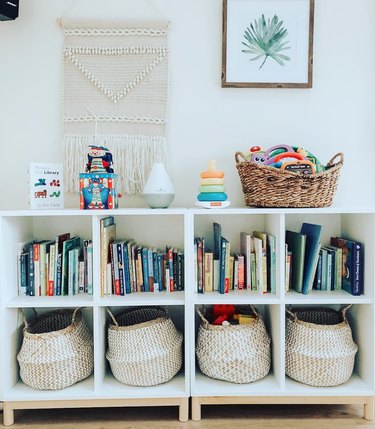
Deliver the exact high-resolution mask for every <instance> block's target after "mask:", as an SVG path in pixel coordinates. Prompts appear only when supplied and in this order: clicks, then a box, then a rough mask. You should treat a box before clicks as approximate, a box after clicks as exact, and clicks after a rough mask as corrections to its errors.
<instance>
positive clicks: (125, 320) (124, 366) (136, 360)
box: [106, 307, 183, 386]
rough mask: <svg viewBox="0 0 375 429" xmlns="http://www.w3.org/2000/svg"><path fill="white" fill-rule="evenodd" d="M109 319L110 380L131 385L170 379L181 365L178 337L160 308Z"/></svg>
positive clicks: (131, 310) (135, 310) (158, 382)
mask: <svg viewBox="0 0 375 429" xmlns="http://www.w3.org/2000/svg"><path fill="white" fill-rule="evenodd" d="M107 312H108V314H109V316H110V318H111V322H110V323H109V326H108V350H107V354H106V357H107V359H108V361H109V363H110V366H111V370H112V373H113V375H114V377H115V378H116V379H117V380H118V381H120V382H121V383H124V384H129V385H132V386H154V385H157V384H161V383H166V382H167V381H169V380H170V379H172V378H173V377H174V376H175V375H176V374H177V373H178V371H179V370H180V369H181V366H182V340H183V337H182V334H181V333H180V332H179V331H178V330H177V329H176V327H175V325H174V323H173V322H172V320H171V318H170V317H169V315H168V313H167V310H166V309H163V308H161V307H139V308H136V309H130V310H129V309H128V310H126V311H124V312H122V313H120V314H117V315H116V316H114V315H113V314H112V312H111V311H110V310H109V309H107Z"/></svg>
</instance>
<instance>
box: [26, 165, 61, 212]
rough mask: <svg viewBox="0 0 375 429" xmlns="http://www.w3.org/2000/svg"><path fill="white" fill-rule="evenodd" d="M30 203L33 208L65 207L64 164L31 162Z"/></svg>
mask: <svg viewBox="0 0 375 429" xmlns="http://www.w3.org/2000/svg"><path fill="white" fill-rule="evenodd" d="M29 204H30V208H31V209H61V208H64V185H63V165H62V164H48V163H47V164H43V163H30V165H29Z"/></svg>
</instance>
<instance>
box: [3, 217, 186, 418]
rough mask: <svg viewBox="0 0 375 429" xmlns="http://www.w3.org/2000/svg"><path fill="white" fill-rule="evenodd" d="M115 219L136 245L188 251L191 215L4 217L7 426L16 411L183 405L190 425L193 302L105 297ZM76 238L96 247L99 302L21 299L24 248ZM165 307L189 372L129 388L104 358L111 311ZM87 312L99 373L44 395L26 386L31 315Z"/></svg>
mask: <svg viewBox="0 0 375 429" xmlns="http://www.w3.org/2000/svg"><path fill="white" fill-rule="evenodd" d="M109 215H113V216H114V217H115V223H116V236H117V238H119V239H120V238H124V239H125V238H133V239H134V240H135V241H136V242H138V243H142V244H143V245H148V246H155V247H160V248H164V247H165V246H166V245H167V244H168V245H171V246H175V247H178V248H181V249H183V250H184V251H186V248H185V247H186V243H187V240H186V234H187V229H186V228H187V224H188V221H187V215H188V212H187V210H184V209H170V210H144V209H139V210H138V209H129V210H115V211H107V210H105V211H100V212H99V211H95V212H94V211H83V210H58V211H15V212H10V211H9V212H0V228H1V238H2V240H1V244H0V268H1V273H0V283H1V294H0V303H1V318H2V320H1V334H0V335H1V352H0V356H1V362H2V365H3V368H7V369H8V370H7V371H2V372H1V380H0V381H1V400H2V401H3V404H4V405H3V408H4V414H3V419H4V424H5V425H11V424H12V423H13V421H14V410H16V409H28V408H71V407H116V406H121V407H125V406H153V405H154V406H177V407H178V409H179V419H180V420H181V421H187V420H188V401H189V396H190V364H189V363H188V362H189V361H188V356H189V355H188V346H189V344H190V340H189V339H188V338H189V329H188V326H189V324H188V317H187V312H186V304H187V300H186V296H187V294H186V293H185V292H184V291H182V292H173V293H166V292H160V293H145V292H143V293H132V294H130V295H126V296H123V297H119V296H111V297H106V298H102V297H101V295H100V271H99V266H100V264H99V261H100V219H101V218H103V217H106V216H109ZM64 232H70V233H71V235H79V236H80V237H82V238H87V239H91V240H92V241H93V248H94V253H93V260H94V270H93V271H94V288H93V295H86V294H82V295H77V296H66V297H65V296H64V297H60V296H59V297H57V296H56V297H29V296H27V297H26V296H18V291H17V263H16V259H17V258H16V248H17V243H19V242H22V241H27V240H31V239H39V240H41V239H53V238H55V237H56V236H57V235H58V234H61V233H64ZM147 305H150V306H151V305H162V306H163V307H166V308H167V309H168V313H169V314H170V316H171V318H172V320H173V321H174V323H175V325H176V326H177V328H178V329H179V330H180V331H181V332H182V333H183V335H184V338H185V341H184V359H183V368H182V370H181V371H180V372H179V373H178V374H177V375H176V376H175V377H174V378H173V379H172V380H170V381H169V382H167V383H164V384H161V385H159V386H152V387H134V386H127V385H125V384H123V383H120V382H118V381H117V380H116V379H115V378H114V377H113V375H112V372H111V370H110V367H109V364H108V362H107V360H106V358H105V352H106V335H107V333H106V322H107V318H108V316H107V312H106V308H107V307H109V308H110V309H111V311H112V313H114V314H116V313H118V312H120V311H123V310H124V309H126V308H128V307H136V306H147ZM76 307H84V309H83V317H84V319H85V321H86V322H87V324H88V326H89V328H90V331H91V332H92V335H93V340H94V372H93V374H92V375H91V376H90V377H89V378H87V379H86V380H83V381H81V382H79V383H76V384H75V385H73V386H71V387H69V388H66V389H62V390H57V391H40V390H37V389H33V388H31V387H29V386H26V385H25V384H24V383H23V382H22V381H21V379H20V377H19V368H18V363H17V359H16V355H17V353H18V351H19V349H20V346H21V343H22V326H23V323H22V318H21V317H20V314H19V311H20V310H21V309H22V311H23V312H24V313H25V315H26V317H27V316H28V315H29V316H30V315H31V312H32V310H31V309H32V308H35V309H36V310H37V312H38V314H40V313H45V312H49V311H52V310H54V309H57V308H76Z"/></svg>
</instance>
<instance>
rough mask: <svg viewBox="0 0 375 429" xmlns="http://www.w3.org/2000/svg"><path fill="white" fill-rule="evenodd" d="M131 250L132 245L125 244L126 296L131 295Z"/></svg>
mask: <svg viewBox="0 0 375 429" xmlns="http://www.w3.org/2000/svg"><path fill="white" fill-rule="evenodd" d="M129 248H130V243H128V242H125V243H124V245H123V264H124V294H129V293H131V281H130V276H131V273H130V267H131V264H129Z"/></svg>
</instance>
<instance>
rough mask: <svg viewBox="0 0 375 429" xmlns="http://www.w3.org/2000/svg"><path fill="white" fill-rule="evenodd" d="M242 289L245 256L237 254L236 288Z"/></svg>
mask: <svg viewBox="0 0 375 429" xmlns="http://www.w3.org/2000/svg"><path fill="white" fill-rule="evenodd" d="M249 274H250V273H249ZM243 289H245V257H244V255H238V290H243Z"/></svg>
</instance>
